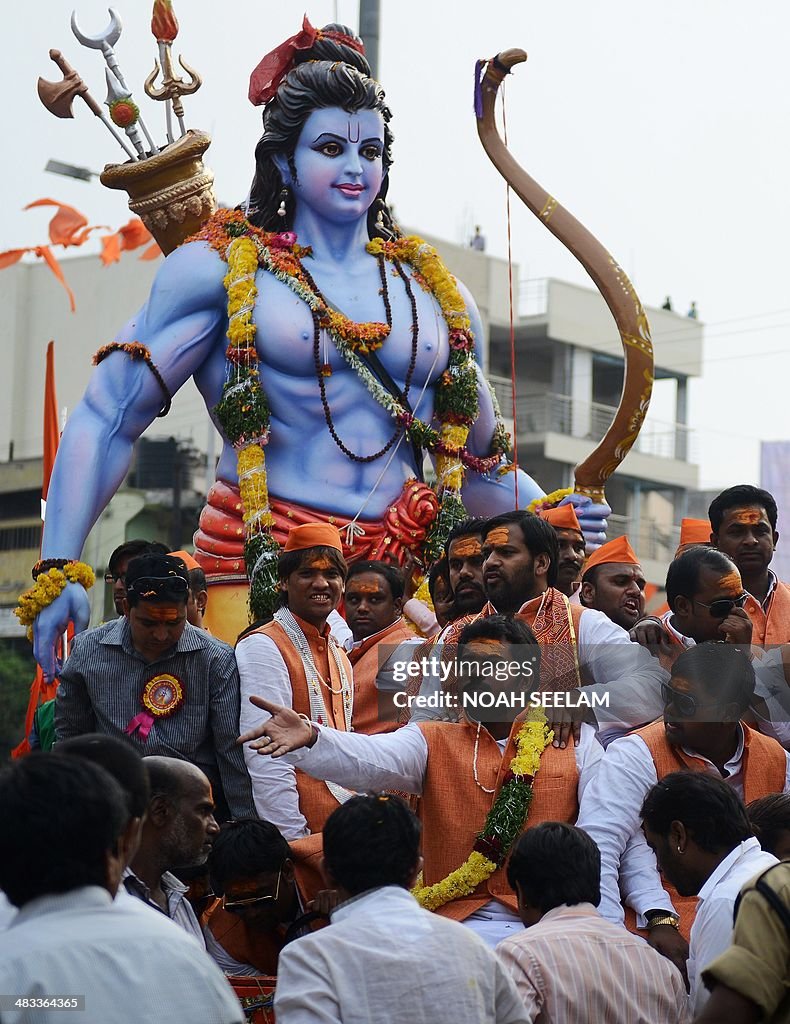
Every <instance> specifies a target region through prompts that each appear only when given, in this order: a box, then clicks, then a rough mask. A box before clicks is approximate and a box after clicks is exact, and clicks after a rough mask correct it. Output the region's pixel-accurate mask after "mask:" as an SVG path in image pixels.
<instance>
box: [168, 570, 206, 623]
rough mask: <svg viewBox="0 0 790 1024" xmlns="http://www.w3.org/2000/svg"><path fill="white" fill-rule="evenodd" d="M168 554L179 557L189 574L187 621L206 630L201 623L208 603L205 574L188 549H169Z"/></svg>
mask: <svg viewBox="0 0 790 1024" xmlns="http://www.w3.org/2000/svg"><path fill="white" fill-rule="evenodd" d="M170 555H171V557H172V558H178V559H180V560H181V561H182V562H183V563H184V565H185V566H186V570H187V573H188V574H189V594H188V595H187V622H190V623H191V624H192V625H193V626H197V627H198V629H205V630H206V632H208V629H207V628H206V626H204V625H203V616H204V615H205V614H206V606H207V605H208V587H207V584H206V574H205V572H204V571H203V569H202V568H201V567H200V565H198V563H197V562H196V561H195V559H194V557H193V556H192V555H190V554H189V552H188V551H171V552H170Z"/></svg>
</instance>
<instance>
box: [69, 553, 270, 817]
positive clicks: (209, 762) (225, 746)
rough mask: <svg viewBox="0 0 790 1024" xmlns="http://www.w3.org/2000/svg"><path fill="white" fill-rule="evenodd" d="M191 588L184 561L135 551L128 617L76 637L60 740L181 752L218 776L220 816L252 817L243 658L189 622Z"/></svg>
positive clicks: (216, 790) (126, 601)
mask: <svg viewBox="0 0 790 1024" xmlns="http://www.w3.org/2000/svg"><path fill="white" fill-rule="evenodd" d="M188 591H189V577H188V575H187V570H186V568H185V566H184V564H183V562H181V561H180V559H176V558H171V557H169V556H168V555H142V556H140V557H138V558H135V559H132V561H131V562H130V563H129V566H128V568H127V570H126V597H125V598H124V605H123V606H124V611H125V615H124V616H123V617H121V618H120V619H116V620H114V621H112V622H108V623H106V624H105V625H103V626H99V627H98V628H97V629H92V630H89V631H88V632H86V633H83V634H80V635H79V636H77V637H75V639H74V642H73V644H72V648H71V653H70V655H69V658H68V660H67V662H66V664H65V665H64V666H63V670H62V672H61V674H60V685H59V686H58V690H57V695H56V703H55V730H56V734H57V738H58V739H67V738H68V737H70V736H79V735H81V734H83V733H86V732H103V733H107V734H109V735H111V736H118V737H120V738H121V739H126V740H128V741H129V742H131V743H132V744H133V745H134V746H135V748H136V749H137V750H139V751H140V753H142V754H161V755H164V756H166V757H181V758H183V759H184V760H185V761H191V762H192V763H193V764H195V765H196V766H197V767H198V768H200V769H201V770H202V771H203V772H204V773H205V774H206V775H207V776H208V778H209V779H210V780H211V783H212V786H213V789H214V799H215V801H216V802H217V805H218V808H219V813H220V816H221V817H228V816H229V813H228V812H230V814H233V815H236V816H239V817H241V816H244V817H248V816H254V815H255V809H254V803H253V799H252V786H251V783H250V778H249V775H248V774H247V769H246V767H245V765H244V755H243V754H242V752H241V750H240V749H239V748H238V747H237V746H236V743H235V739H236V736H237V735H238V726H239V701H240V697H239V674H238V669H237V667H236V659H235V657H234V655H233V651H232V650H231V648H230V647H228V645H227V644H224V643H222V641H220V640H217V639H215V638H214V637H211V636H209V635H208V634H207V633H206V632H204V631H203V630H201V629H197V628H196V627H195V626H191V625H189V623H188V622H187V618H186V609H187V596H188ZM223 794H224V796H223ZM223 802H226V804H227V808H225V807H223Z"/></svg>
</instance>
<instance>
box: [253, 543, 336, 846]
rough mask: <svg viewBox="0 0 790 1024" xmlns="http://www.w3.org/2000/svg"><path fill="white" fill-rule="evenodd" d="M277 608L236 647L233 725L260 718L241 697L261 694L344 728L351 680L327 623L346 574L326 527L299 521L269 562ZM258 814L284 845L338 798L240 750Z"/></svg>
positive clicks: (315, 828)
mask: <svg viewBox="0 0 790 1024" xmlns="http://www.w3.org/2000/svg"><path fill="white" fill-rule="evenodd" d="M277 572H278V576H279V579H280V600H281V602H282V604H281V607H280V608H278V609H277V611H276V612H275V615H274V619H273V620H272V621H271V622H267V623H266V624H265V625H263V626H259V627H258V628H257V629H255V630H253V631H252V632H250V633H248V634H247V635H246V636H245V637H244V638H243V639H242V640H240V641H239V643H238V645H237V647H236V661H237V664H238V666H239V678H240V680H241V728H242V729H248V728H250V727H251V726H252V724H253V723H256V724H257V722H259V720H260V716H259V715H258V713H257V712H256V711H255V709H254V708H253V707H252V706H251V705H250V702H249V699H248V698H249V697H250V696H252V695H253V694H261V693H262V694H264V695H266V696H267V697H268V698H269V699H270V700H272V701H274V702H275V703H277V704H282V705H285V706H286V707H292V708H293V709H294V710H295V712H296V713H297V714H302V715H305V716H306V717H307V718H308V719H312V720H313V721H314V722H319V723H320V724H322V725H326V726H328V727H329V728H332V729H340V730H343V731H346V730H350V729H351V716H352V711H353V703H354V682H353V674H352V669H351V665H350V664H349V661H348V657H347V656H346V653H345V651H344V650H343V649H342V648H341V647H340V645H339V644H338V643H337V641H336V640H335V638H334V637H333V636H332V635H331V632H330V628H329V625H328V623H327V619H328V618H329V615H330V614H331V612H332V611H334V609H336V608H337V606H338V604H339V603H340V599H341V597H342V596H343V585H344V582H345V578H346V573H347V572H348V567H347V565H346V561H345V559H344V558H343V548H342V543H341V540H340V533H339V532H338V530H337V527H335V526H333V525H332V524H331V523H305V524H304V525H302V526H295V527H293V528H292V529H291V531H290V533H289V534H288V540H287V541H286V544H285V549H284V551H283V553H282V554H281V555H280V558H279V561H278V563H277ZM245 756H246V760H247V765H248V768H249V770H250V773H251V778H252V786H253V795H254V797H255V807H256V810H257V811H258V815H259V816H260V817H261V818H265V819H266V820H267V821H270V822H271V823H272V824H273V825H275V826H276V827H277V828H278V829H279V830H280V832H281V833H282V834H283V836H284V837H285V838H286V839H287V840H288V841H291V840H294V839H300V838H302V837H303V836H306V835H308V834H309V833H310V832H320V831H321V828H322V827H323V824H324V821H326V818H327V817H328V815H329V814H331V812H332V811H333V810H334V808H335V807H337V805H338V801H339V800H340V801H342V800H343V799H345V798H346V796H345V792H344V791H341V790H338V789H337V788H334V791H333V788H330V787H328V786H326V785H324V784H323V783H318V782H316V781H315V780H314V779H310V778H308V777H307V776H305V775H303V774H302V773H295V772H294V769H293V768H292V767H290V766H289V765H286V764H284V763H282V762H273V761H269V760H265V759H263V758H255V757H253V756H252V755H251V754H250V752H249V751H245Z"/></svg>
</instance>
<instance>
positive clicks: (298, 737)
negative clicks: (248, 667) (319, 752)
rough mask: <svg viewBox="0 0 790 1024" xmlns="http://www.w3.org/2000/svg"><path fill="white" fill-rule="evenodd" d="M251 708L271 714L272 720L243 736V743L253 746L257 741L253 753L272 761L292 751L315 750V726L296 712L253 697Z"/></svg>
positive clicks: (239, 740)
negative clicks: (267, 756)
mask: <svg viewBox="0 0 790 1024" xmlns="http://www.w3.org/2000/svg"><path fill="white" fill-rule="evenodd" d="M250 704H254V705H255V707H256V708H260V709H261V711H268V713H269V714H270V715H271V718H267V719H266V720H265V721H264V722H261V724H260V725H256V726H255V728H254V729H250V730H249V732H245V733H244V735H243V736H239V739H238V742H239V743H250V740H253V741H254V742H252V743H250V746H251V747H252V749H253V750H257V751H258V753H259V754H268V755H269V756H270V757H282V756H283V754H289V753H290V752H291V751H292V750H298V749H299V748H300V747H312V745H313V744H314V743H315V740H316V732H315V729H314V728H313V725H312V723H311V722H309V721H307V720H306V719H304V718H302V716H301V715H299V714H297V713H296V712H295V711H294V709H293V708H286V707H284V706H283V705H282V704H274V703H272V701H269V700H266V699H265V698H264V697H250Z"/></svg>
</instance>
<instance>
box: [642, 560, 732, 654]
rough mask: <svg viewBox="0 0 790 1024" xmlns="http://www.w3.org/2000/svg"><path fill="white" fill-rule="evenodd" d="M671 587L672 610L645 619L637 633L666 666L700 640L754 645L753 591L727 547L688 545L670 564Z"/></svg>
mask: <svg viewBox="0 0 790 1024" xmlns="http://www.w3.org/2000/svg"><path fill="white" fill-rule="evenodd" d="M666 591H667V604H668V605H669V611H667V612H665V613H664V615H662V616H661V618H659V619H655V618H647V619H643V620H642V621H641V622H640V623H638V624H637V626H636V627H635V628H634V629H633V630H632V633H631V637H632V639H634V640H635V641H636V642H637V643H640V644H642V645H643V646H645V647H647V648H648V649H649V650H650V651H651V652H653V653H654V654H655V655H656V656H657V657H658V659H659V660H660V662H661V664H662V665H664V667H665V668H666V669H668V670H669V669H670V668H671V667H672V663H673V662H674V661H675V659H676V658H677V657H678V656H679V655H680V654H682V653H683V651H685V650H688V648H689V647H693V646H694V644H700V643H705V642H706V641H708V640H724V641H727V642H728V643H734V644H740V645H742V646H745V647H748V646H749V644H750V643H751V640H752V622H751V619H750V618H749V616H748V615H747V613H746V611H745V610H744V604H745V603H746V601H747V600H748V598H749V595H748V594H747V593H746V591H745V590H744V587H743V584H742V583H741V577H740V573H739V572H738V569H737V567H736V565H735V563H734V562H733V561H732V559H730V558H729V557H728V556H727V555H725V554H723V553H722V552H721V551H717V550H716V549H715V548H709V547H703V546H702V545H698V546H694V547H690V548H688V549H687V550H686V551H684V552H683V553H682V554H681V555H679V556H678V557H677V558H676V559H675V560H674V561H673V562H672V563H671V564H670V566H669V570H668V571H667V581H666Z"/></svg>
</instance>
